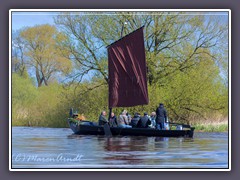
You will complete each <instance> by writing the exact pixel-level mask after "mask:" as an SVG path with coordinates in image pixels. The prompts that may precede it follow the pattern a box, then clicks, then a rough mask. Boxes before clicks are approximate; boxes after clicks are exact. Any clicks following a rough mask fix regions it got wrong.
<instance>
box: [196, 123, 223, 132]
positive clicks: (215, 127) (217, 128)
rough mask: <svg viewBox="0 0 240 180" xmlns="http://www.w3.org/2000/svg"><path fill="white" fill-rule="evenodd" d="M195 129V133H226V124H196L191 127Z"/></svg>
mask: <svg viewBox="0 0 240 180" xmlns="http://www.w3.org/2000/svg"><path fill="white" fill-rule="evenodd" d="M192 126H194V127H195V131H196V132H227V131H228V122H221V123H204V124H203V123H202V124H200V123H198V124H194V125H192Z"/></svg>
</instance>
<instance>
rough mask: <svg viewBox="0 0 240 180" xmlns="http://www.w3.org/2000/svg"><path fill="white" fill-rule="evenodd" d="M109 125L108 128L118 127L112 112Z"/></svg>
mask: <svg viewBox="0 0 240 180" xmlns="http://www.w3.org/2000/svg"><path fill="white" fill-rule="evenodd" d="M109 124H110V127H117V126H118V123H117V117H116V116H115V114H114V113H113V112H112V113H111V117H110V119H109Z"/></svg>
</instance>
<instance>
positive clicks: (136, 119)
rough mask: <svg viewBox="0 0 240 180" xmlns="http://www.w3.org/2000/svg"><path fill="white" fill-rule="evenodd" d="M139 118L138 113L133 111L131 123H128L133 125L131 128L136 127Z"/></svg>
mask: <svg viewBox="0 0 240 180" xmlns="http://www.w3.org/2000/svg"><path fill="white" fill-rule="evenodd" d="M139 120H140V114H139V113H135V114H134V116H133V118H132V120H131V123H130V125H131V126H132V127H133V128H136V127H137V125H138V122H139Z"/></svg>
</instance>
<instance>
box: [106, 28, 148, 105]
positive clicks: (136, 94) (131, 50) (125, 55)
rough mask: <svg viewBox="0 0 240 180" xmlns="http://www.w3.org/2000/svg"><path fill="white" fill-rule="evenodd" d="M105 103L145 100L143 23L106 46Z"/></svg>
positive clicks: (115, 103) (129, 102)
mask: <svg viewBox="0 0 240 180" xmlns="http://www.w3.org/2000/svg"><path fill="white" fill-rule="evenodd" d="M108 71H109V107H130V106H136V105H143V104H148V102H149V100H148V90H147V79H146V57H145V49H144V37H143V27H141V28H139V29H138V30H136V31H134V32H132V33H130V34H128V35H127V36H125V37H123V38H122V39H120V40H118V41H116V42H114V43H113V44H111V45H110V46H108Z"/></svg>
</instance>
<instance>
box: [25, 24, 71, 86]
mask: <svg viewBox="0 0 240 180" xmlns="http://www.w3.org/2000/svg"><path fill="white" fill-rule="evenodd" d="M20 37H21V38H22V39H23V40H24V44H25V46H26V51H24V54H25V55H26V56H27V57H28V61H27V64H28V65H29V66H30V67H32V68H34V70H35V76H36V79H37V83H38V87H40V86H42V84H43V83H44V84H45V85H46V86H47V85H48V83H49V80H50V78H52V77H53V76H54V74H55V75H56V74H57V73H60V74H61V73H63V74H66V73H68V72H70V70H71V61H70V60H69V58H67V57H68V54H66V53H65V52H63V51H60V50H59V49H58V46H57V45H58V44H59V43H60V42H63V41H65V40H66V37H65V36H63V35H62V34H61V33H59V32H58V31H57V30H56V28H55V27H54V26H50V25H47V24H46V25H40V26H34V27H31V28H27V29H25V30H23V31H22V32H21V33H20Z"/></svg>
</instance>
